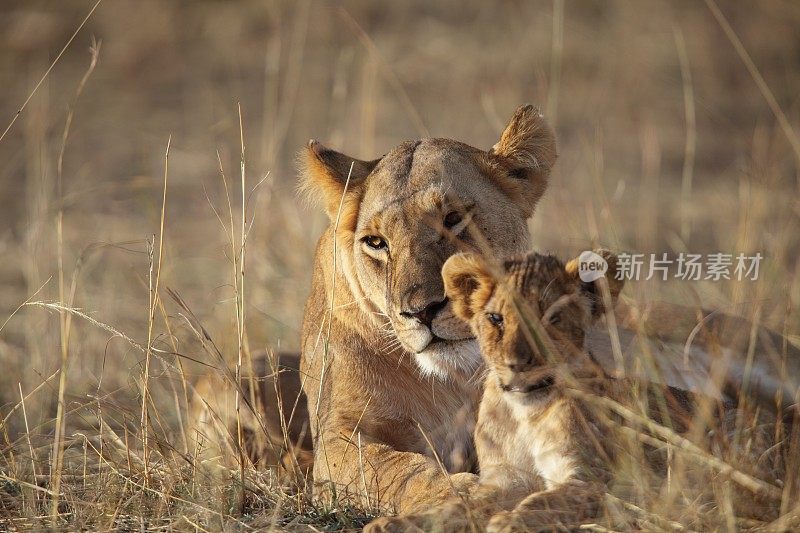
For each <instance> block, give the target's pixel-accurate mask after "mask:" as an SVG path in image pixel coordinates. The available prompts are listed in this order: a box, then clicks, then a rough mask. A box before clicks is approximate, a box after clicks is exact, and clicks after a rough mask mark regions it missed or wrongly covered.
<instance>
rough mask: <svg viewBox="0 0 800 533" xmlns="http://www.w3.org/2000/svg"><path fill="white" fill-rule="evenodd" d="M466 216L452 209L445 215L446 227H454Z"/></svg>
mask: <svg viewBox="0 0 800 533" xmlns="http://www.w3.org/2000/svg"><path fill="white" fill-rule="evenodd" d="M462 220H464V218H463V217H462V216H461V213H459V212H458V211H450V212H449V213H447V215H446V216H445V217H444V227H445V228H447V229H453V228H454V227H455V226H457V225H458V224H459V223H460V222H461V221H462Z"/></svg>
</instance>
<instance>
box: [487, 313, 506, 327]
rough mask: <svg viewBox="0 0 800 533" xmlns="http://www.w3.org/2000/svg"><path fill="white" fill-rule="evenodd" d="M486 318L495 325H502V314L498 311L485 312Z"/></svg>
mask: <svg viewBox="0 0 800 533" xmlns="http://www.w3.org/2000/svg"><path fill="white" fill-rule="evenodd" d="M486 318H487V319H488V320H489V322H491V323H492V324H494V325H495V326H502V325H503V315H501V314H498V313H486Z"/></svg>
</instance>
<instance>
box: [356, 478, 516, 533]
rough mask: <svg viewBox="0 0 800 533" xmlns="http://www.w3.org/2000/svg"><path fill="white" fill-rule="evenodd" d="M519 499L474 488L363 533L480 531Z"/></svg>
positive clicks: (491, 489) (491, 488)
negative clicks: (419, 511) (439, 503)
mask: <svg viewBox="0 0 800 533" xmlns="http://www.w3.org/2000/svg"><path fill="white" fill-rule="evenodd" d="M520 498H521V496H520V495H519V494H518V493H516V492H514V491H509V490H506V489H503V488H500V487H497V486H491V485H484V484H480V485H478V486H477V487H476V488H475V489H474V490H473V491H470V492H469V493H465V494H460V495H458V496H454V497H452V498H450V500H449V501H447V502H445V503H443V504H441V505H437V506H434V507H431V508H430V509H428V510H427V511H424V512H421V513H416V514H402V515H398V516H387V517H381V518H377V519H375V520H373V521H372V522H370V523H369V524H368V525H367V527H365V528H364V531H365V532H367V533H377V532H394V531H398V532H399V531H417V530H418V531H438V532H440V533H450V532H460V531H476V530H477V531H482V530H483V529H484V528H485V527H486V525H487V524H488V523H489V520H490V519H491V518H492V516H494V515H496V514H497V513H498V512H501V511H503V510H509V509H513V508H514V506H515V504H516V503H517V502H518V501H519V500H520Z"/></svg>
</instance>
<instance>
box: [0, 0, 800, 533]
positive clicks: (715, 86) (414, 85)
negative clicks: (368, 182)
mask: <svg viewBox="0 0 800 533" xmlns="http://www.w3.org/2000/svg"><path fill="white" fill-rule="evenodd" d="M93 5H94V0H59V1H53V0H51V1H37V0H20V1H15V0H4V1H3V2H2V3H0V95H2V96H1V97H0V131H2V130H4V129H5V127H6V125H7V124H8V122H10V121H11V120H12V119H14V115H15V112H16V111H17V110H18V109H19V108H20V106H21V105H22V104H23V102H26V99H27V98H28V96H29V95H30V94H31V93H32V91H34V88H35V87H36V85H37V83H38V82H39V80H40V79H42V76H43V75H44V74H45V72H46V71H47V70H48V67H49V66H50V65H51V63H53V62H54V60H56V59H57V56H58V54H59V52H60V51H61V49H62V47H63V46H64V44H65V43H67V42H68V40H69V39H70V37H71V35H72V34H73V32H75V30H76V29H77V28H78V27H79V25H80V24H81V21H82V20H83V18H84V17H85V16H86V15H87V13H89V11H90V10H91V9H92V7H93ZM714 5H716V4H713V3H712V4H707V3H705V2H701V1H688V0H686V1H677V2H666V1H642V2H634V1H625V0H619V1H605V0H603V1H600V0H598V1H567V2H562V1H560V0H554V1H535V2H527V1H525V2H524V1H513V2H503V3H497V4H496V5H495V3H492V2H483V1H479V0H475V1H466V2H465V1H454V0H453V1H451V0H444V1H441V2H430V1H421V0H419V1H418V0H412V1H407V2H380V3H378V2H374V3H373V2H367V1H364V0H354V1H343V2H322V1H299V2H280V1H246V0H242V1H228V2H220V1H212V0H196V1H189V0H183V1H173V2H159V1H155V0H105V1H104V2H102V3H101V4H100V5H99V6H98V7H97V9H96V11H95V12H94V13H93V14H92V16H91V17H90V18H89V20H88V21H87V23H86V24H85V26H84V27H83V28H82V29H81V30H80V31H79V32H78V33H77V35H76V36H75V39H74V41H72V43H71V45H70V46H69V47H68V48H67V49H66V51H65V52H64V54H63V56H61V57H60V58H59V59H58V61H55V66H54V67H53V69H52V71H50V73H49V75H48V76H46V77H45V78H44V81H43V82H42V84H41V85H40V86H39V87H38V89H36V91H35V94H34V95H33V97H32V98H31V99H30V101H28V102H27V105H26V107H25V109H24V111H23V112H22V113H21V114H20V115H19V117H18V118H17V119H16V121H15V122H14V123H13V125H12V126H11V128H10V129H9V130H8V132H7V133H6V134H5V135H4V137H3V138H2V140H0V258H2V261H0V369H2V373H0V428H1V429H0V432H2V437H1V438H2V442H1V443H0V451H1V452H2V454H1V455H0V529H3V528H4V527H11V528H17V527H18V528H28V527H31V528H44V527H46V526H47V525H48V524H50V523H51V522H50V519H49V518H47V516H48V515H49V514H50V513H51V508H50V506H51V501H52V496H53V494H54V493H55V492H56V491H57V492H59V494H60V506H59V508H58V509H57V511H58V516H57V517H56V525H57V526H58V527H63V528H65V529H77V528H89V529H103V530H105V529H114V528H121V529H125V528H130V529H137V530H140V529H141V530H145V529H158V528H176V529H197V530H203V529H211V530H214V529H220V528H221V527H223V526H224V527H228V528H231V529H237V530H247V529H249V528H251V527H255V526H267V525H277V526H286V527H291V528H295V529H303V528H306V527H313V528H319V529H334V528H357V527H358V526H359V525H360V524H362V523H363V522H364V520H366V518H365V516H366V515H365V512H364V511H360V510H354V509H350V508H348V507H346V506H345V505H340V506H334V507H332V508H331V507H325V506H322V505H321V504H317V503H315V502H313V501H310V500H309V499H308V498H307V497H306V496H305V494H304V493H303V492H302V491H301V490H300V491H298V490H291V489H280V488H278V486H277V483H276V482H275V481H274V480H273V479H272V477H271V476H270V474H268V473H265V474H258V475H256V474H255V473H252V472H248V473H247V478H248V480H249V481H248V486H247V490H246V491H245V496H244V499H242V492H241V491H240V489H239V488H238V487H239V485H240V484H238V483H237V482H236V479H237V476H238V474H237V473H236V472H231V473H224V472H223V473H220V472H219V471H214V472H211V471H206V470H204V469H202V468H196V467H195V465H193V464H192V461H191V460H190V457H187V456H186V453H187V452H189V455H191V450H189V448H188V446H187V444H186V440H185V435H184V433H183V432H182V431H181V429H180V428H181V423H182V421H184V420H185V418H186V396H187V392H186V390H187V383H191V382H192V381H193V380H194V379H195V377H196V376H197V375H199V374H200V373H203V372H209V371H214V369H213V368H209V366H207V365H211V366H212V367H214V366H218V365H219V363H218V362H217V361H216V360H214V359H213V358H211V357H210V355H209V352H208V350H206V349H204V348H203V347H202V346H201V344H200V343H199V342H198V340H197V336H196V335H195V334H194V332H193V331H192V328H193V327H196V325H197V324H198V323H199V324H202V325H203V326H204V327H205V328H206V330H207V331H208V333H209V335H210V337H211V338H213V340H214V341H215V343H216V345H217V346H218V348H219V350H220V352H221V353H222V354H223V355H224V357H225V358H226V359H227V362H228V364H231V365H232V364H233V363H234V362H235V360H236V354H237V352H238V342H239V339H240V335H239V334H238V333H239V328H238V325H237V324H238V323H237V309H239V310H240V314H241V310H242V307H241V302H242V300H241V299H240V296H242V295H243V310H244V313H243V316H244V321H245V325H246V327H245V331H244V336H243V337H244V338H245V339H246V341H247V345H248V346H249V347H250V348H251V349H255V348H261V347H269V348H275V349H277V348H281V349H296V348H297V346H298V340H299V332H298V329H299V326H300V321H301V315H302V308H303V303H304V299H305V295H306V293H307V290H308V286H309V278H310V273H309V267H308V265H310V263H311V258H312V254H313V250H314V245H315V242H316V238H317V236H318V235H319V233H320V232H321V230H322V228H323V227H324V224H325V222H326V221H325V218H324V215H323V214H322V213H321V212H318V211H316V210H313V209H307V208H306V207H305V206H303V205H302V203H301V202H299V201H298V199H297V198H296V197H295V194H294V187H295V170H294V157H295V154H296V153H297V151H298V150H299V149H300V148H301V147H302V146H303V144H304V143H305V142H306V141H307V139H308V138H309V137H314V138H317V139H320V140H322V141H323V142H325V143H326V144H329V145H331V146H333V147H336V148H338V149H342V150H343V151H346V152H347V153H350V154H352V155H354V156H357V157H362V158H371V157H375V156H377V155H380V154H382V153H384V152H386V151H387V150H388V149H390V148H391V147H392V146H394V145H395V144H397V143H398V142H400V141H401V140H404V139H408V138H416V137H420V136H447V137H453V138H457V139H460V140H463V141H465V142H467V143H470V144H473V145H476V146H482V147H487V148H488V147H490V146H491V145H492V144H493V143H494V142H495V141H496V139H497V138H498V135H499V132H500V130H501V128H502V126H503V124H504V121H505V120H507V118H508V117H509V116H510V114H511V112H512V111H513V109H514V108H515V107H516V106H517V105H518V104H520V103H523V102H534V103H538V104H540V105H541V106H542V107H543V108H544V109H545V110H546V113H547V115H548V116H549V119H550V121H551V123H552V124H553V125H554V127H555V129H556V131H557V133H558V140H559V147H560V154H561V156H560V160H559V162H558V164H557V167H556V171H555V174H554V176H553V179H552V186H551V189H550V191H549V193H548V195H547V196H546V198H545V200H544V201H543V202H542V205H541V209H540V210H539V212H538V213H537V215H536V216H535V218H534V220H533V221H532V230H533V231H534V235H535V242H536V246H537V247H538V248H541V249H547V250H553V251H556V252H559V253H561V254H564V255H567V254H573V253H575V252H576V251H579V250H582V249H585V248H586V247H588V246H590V245H591V244H592V243H602V244H605V245H607V246H610V247H614V248H617V249H627V250H636V251H642V252H659V253H660V252H670V253H675V252H680V251H684V250H689V251H693V252H697V253H710V252H715V251H723V252H733V253H738V252H747V253H753V252H761V253H762V254H763V255H764V256H765V258H766V259H765V261H764V263H763V264H762V273H761V276H760V279H759V281H758V282H735V281H730V282H724V281H723V282H672V283H664V282H654V281H651V282H640V283H632V284H630V285H629V288H628V289H627V290H626V294H627V295H628V297H629V298H632V299H634V300H646V299H654V298H658V299H661V300H669V301H674V302H687V301H688V302H696V301H702V302H703V303H704V305H705V306H706V307H713V308H720V309H723V310H725V311H728V312H735V313H737V314H741V315H743V316H745V317H750V318H751V317H753V316H756V315H757V316H758V317H759V319H760V321H762V322H764V323H766V324H768V325H770V326H772V327H773V328H775V329H776V330H777V331H781V332H784V334H785V335H786V337H787V339H789V340H790V341H792V340H797V335H798V333H799V332H800V316H798V311H797V301H798V298H800V283H798V268H800V262H798V261H797V258H798V251H799V250H798V247H800V231H798V229H799V228H800V201H799V200H798V197H799V196H798V189H799V188H800V165H798V162H799V161H800V151H798V147H797V146H798V145H797V144H795V146H794V148H793V146H792V140H793V141H794V142H795V143H796V142H797V137H796V134H795V133H794V130H797V129H800V128H799V127H798V126H799V125H800V98H798V95H800V68H798V66H799V65H800V33H798V27H800V4H798V3H797V2H794V1H792V0H768V1H762V2H758V3H753V4H750V3H747V4H746V3H743V2H736V1H725V2H720V4H719V8H720V10H721V12H722V13H723V14H724V16H725V17H726V20H727V21H729V22H730V25H731V29H732V31H733V32H734V33H735V35H736V36H737V37H736V39H740V41H741V44H742V48H741V49H740V50H737V48H736V47H735V46H734V45H733V44H732V41H731V39H730V38H729V37H730V36H729V35H727V34H726V32H725V31H724V29H723V26H722V25H721V24H720V20H718V18H715V16H714V12H713V6H714ZM93 43H94V44H93ZM90 48H93V49H94V50H95V52H94V54H95V58H96V65H95V66H94V67H93V68H92V66H91V63H92V57H93V53H92V52H90ZM743 51H744V52H743ZM743 54H749V58H751V60H752V65H753V66H754V67H755V68H757V69H758V71H759V72H760V74H756V73H755V72H754V71H753V70H748V64H747V61H748V59H747V58H746V57H744V58H743ZM760 76H761V77H763V82H761V84H759V83H760V79H759V77H760ZM237 104H240V105H241V116H242V119H243V120H242V123H243V128H242V130H243V133H244V136H243V144H244V146H245V147H246V151H245V162H246V181H245V189H246V191H251V190H253V189H257V190H256V191H255V192H254V193H252V194H250V193H249V192H246V193H245V200H246V201H245V204H246V213H247V223H248V224H250V223H252V229H251V230H250V233H249V238H248V240H247V246H246V270H245V272H246V274H245V282H244V289H243V290H240V289H241V288H242V287H241V278H240V277H239V278H237V277H236V274H235V272H236V269H235V268H234V266H233V265H234V256H236V255H238V253H239V249H238V248H237V244H235V243H234V244H233V245H232V244H231V238H232V237H231V229H232V228H231V226H232V227H233V240H234V241H238V240H239V239H240V227H241V226H240V220H241V212H242V190H241V181H240V167H239V161H240V150H241V145H242V143H241V140H240V121H239V113H238V111H237ZM780 117H783V118H780ZM782 121H784V122H783V123H782ZM65 131H66V132H67V135H66V141H65ZM793 136H794V137H793ZM170 138H171V141H170V151H169V172H168V176H167V184H168V194H167V198H166V209H165V211H164V213H163V215H164V217H163V220H164V226H163V246H161V244H162V241H161V239H160V235H161V233H162V228H161V226H160V223H161V220H162V210H161V207H162V192H163V183H164V165H165V157H164V155H165V151H166V149H167V144H168V139H170ZM220 165H221V166H222V168H223V169H224V172H225V176H226V178H227V186H228V189H229V195H230V204H229V203H228V200H226V193H225V184H224V182H223V180H222V179H221V177H220V172H219V166H220ZM265 177H266V178H265ZM258 184H260V185H259V186H258V187H257V185H258ZM231 206H232V207H231ZM217 214H219V217H218V215H217ZM159 259H160V261H159ZM154 265H155V268H153V266H154ZM159 266H160V268H158V267H159ZM156 278H157V279H158V294H159V296H160V297H161V299H160V300H159V305H156V306H155V309H154V312H153V313H152V315H151V305H152V300H151V295H152V294H153V292H154V290H155V284H156ZM167 289H171V290H173V291H175V292H176V293H178V294H179V295H180V296H181V297H182V298H183V300H184V301H185V302H186V303H187V305H188V306H189V308H190V309H191V310H192V311H193V312H194V314H195V315H196V322H193V320H189V319H187V318H186V316H185V315H186V312H185V311H182V310H181V309H180V308H179V307H177V306H176V305H175V303H174V301H173V299H172V298H170V297H169V295H168V293H167ZM24 302H28V305H25V306H22V307H21V308H19V309H17V308H18V307H19V306H20V305H21V304H23V303H24ZM161 304H163V306H162V305H161ZM59 306H67V307H70V308H73V309H75V310H79V311H80V314H79V313H78V312H77V311H75V312H70V313H67V312H63V311H62V312H60V311H59ZM15 309H16V310H17V311H16V312H15ZM12 315H13V316H12ZM151 316H154V317H155V318H154V319H153V320H150V319H149V317H151ZM9 317H10V318H9ZM6 318H9V320H8V321H7V322H6ZM148 339H150V344H151V345H152V346H153V350H154V351H152V354H151V357H150V359H151V363H150V368H149V375H150V378H149V380H148V389H147V390H148V391H149V392H148V394H149V402H148V405H149V409H148V410H149V420H150V422H149V426H148V427H149V428H150V429H149V432H148V434H149V439H150V447H151V448H152V450H151V452H150V453H149V455H150V457H149V460H150V461H151V462H152V464H153V466H152V467H151V468H152V470H151V471H150V474H149V475H148V476H145V475H144V469H143V467H142V464H141V461H142V443H141V437H142V425H141V405H142V390H143V384H142V376H143V372H144V369H145V361H146V360H147V359H148V358H147V357H146V352H147V349H146V348H145V349H144V352H143V351H142V350H141V349H140V348H142V347H146V346H147V345H148ZM173 352H176V353H180V354H181V355H182V358H176V357H175V356H174V355H164V353H167V354H170V353H173ZM64 358H66V360H67V366H66V373H65V374H58V373H57V371H58V370H59V369H60V368H62V360H63V359H64ZM195 361H199V363H198V362H195ZM62 378H63V381H62ZM59 390H61V391H62V392H63V404H62V405H63V413H61V415H60V416H59V409H58V405H59V402H58V397H59ZM21 398H24V403H23V402H20V399H21ZM57 420H61V421H63V422H64V427H63V430H64V435H65V442H64V447H65V449H66V451H65V454H64V459H63V468H61V469H57V470H63V476H62V477H61V479H60V485H58V484H57V483H56V481H57V480H56V479H55V478H56V477H57V476H55V475H54V470H53V464H54V458H53V450H54V449H58V448H59V446H56V447H55V448H54V447H53V443H54V433H55V432H56V426H57ZM101 448H102V450H101ZM101 452H102V453H101ZM55 462H56V463H57V461H55ZM54 485H55V486H54ZM304 524H310V525H307V526H306V525H304ZM729 525H730V524H729Z"/></svg>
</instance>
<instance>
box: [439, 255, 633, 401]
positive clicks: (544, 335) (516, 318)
mask: <svg viewBox="0 0 800 533" xmlns="http://www.w3.org/2000/svg"><path fill="white" fill-rule="evenodd" d="M596 253H598V254H599V255H601V256H602V257H603V258H604V259H605V260H606V262H607V263H608V271H607V272H606V278H605V280H606V283H607V284H608V289H609V294H610V297H611V303H612V305H613V304H614V303H616V299H617V296H618V295H619V292H620V290H621V289H622V285H623V281H620V280H617V279H616V273H617V258H616V256H615V255H614V254H612V253H611V252H608V251H606V250H598V251H597V252H596ZM496 270H497V272H493V269H492V268H491V266H490V265H488V264H487V263H485V262H484V260H483V259H482V258H481V257H480V256H477V255H474V254H458V255H454V256H453V257H451V258H450V259H448V260H447V262H446V263H445V265H444V268H443V269H442V277H443V279H444V284H445V291H446V293H447V296H448V297H449V298H450V300H451V301H452V302H453V309H454V311H455V313H456V315H457V316H459V317H460V318H462V319H463V320H465V321H467V322H468V323H469V324H470V326H471V328H472V331H473V333H474V335H475V336H476V337H477V339H478V341H479V343H480V348H481V352H482V354H483V357H484V358H485V360H486V363H487V365H488V367H489V369H490V371H491V372H492V373H493V374H494V375H495V376H496V377H497V379H498V380H499V384H500V387H501V388H502V389H503V390H504V391H506V392H508V393H511V394H514V395H515V396H518V399H520V400H523V399H524V400H525V401H529V400H532V399H535V398H540V397H544V396H546V395H547V394H549V392H550V390H551V388H552V386H553V385H554V384H557V383H558V382H559V380H560V379H561V378H563V377H564V375H565V374H564V373H562V372H560V371H559V369H563V368H565V366H566V367H567V368H569V369H570V370H571V371H574V370H575V369H576V367H578V366H579V365H581V364H583V363H584V362H586V357H585V354H584V352H583V344H584V337H585V332H586V329H587V327H589V325H591V324H592V323H593V322H594V321H595V320H596V319H597V318H598V317H599V316H601V315H602V314H603V312H604V309H605V307H604V305H603V302H604V300H603V295H602V293H601V291H600V288H599V283H600V281H599V280H598V281H594V282H584V281H581V279H580V277H579V274H578V267H577V260H573V261H570V262H569V263H568V264H567V265H564V263H563V262H561V261H560V260H559V259H557V258H555V257H553V256H551V255H541V254H537V253H532V254H529V255H527V256H525V257H523V258H521V259H514V260H510V261H506V262H505V263H504V264H503V265H502V267H501V268H498V269H496ZM495 274H496V275H495Z"/></svg>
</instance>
